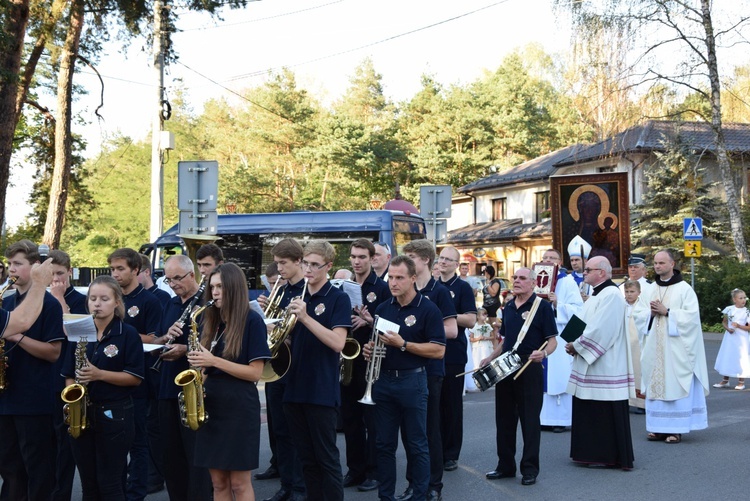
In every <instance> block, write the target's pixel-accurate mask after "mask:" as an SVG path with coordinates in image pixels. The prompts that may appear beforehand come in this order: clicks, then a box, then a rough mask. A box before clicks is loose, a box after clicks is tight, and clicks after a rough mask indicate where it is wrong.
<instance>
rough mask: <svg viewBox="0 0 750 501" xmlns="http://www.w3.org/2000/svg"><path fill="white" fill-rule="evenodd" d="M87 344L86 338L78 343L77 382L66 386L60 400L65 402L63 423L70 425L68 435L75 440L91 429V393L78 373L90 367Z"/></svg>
mask: <svg viewBox="0 0 750 501" xmlns="http://www.w3.org/2000/svg"><path fill="white" fill-rule="evenodd" d="M87 344H88V342H87V340H86V338H85V337H84V338H81V339H80V340H79V341H78V342H77V343H76V382H75V383H73V384H70V385H68V386H66V387H65V388H64V389H63V391H62V393H60V398H62V400H63V402H65V405H64V406H63V422H64V423H65V424H66V425H68V434H69V435H70V436H71V437H73V438H78V437H79V436H80V435H81V432H82V431H84V430H86V428H88V427H89V422H88V417H87V409H88V406H89V393H88V391H87V390H86V386H85V385H83V384H81V383H80V381H79V380H78V371H79V370H81V369H83V368H84V367H86V366H87V365H88V362H87V361H86V345H87Z"/></svg>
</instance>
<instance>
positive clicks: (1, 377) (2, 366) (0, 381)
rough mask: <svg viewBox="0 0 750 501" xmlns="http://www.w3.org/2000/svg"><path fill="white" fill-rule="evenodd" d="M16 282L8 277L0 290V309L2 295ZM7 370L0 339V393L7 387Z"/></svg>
mask: <svg viewBox="0 0 750 501" xmlns="http://www.w3.org/2000/svg"><path fill="white" fill-rule="evenodd" d="M16 280H18V277H10V278H9V279H8V283H7V284H5V287H3V288H2V290H0V308H2V307H3V294H5V291H7V290H8V289H10V287H11V286H12V285H13V284H14V283H16ZM7 369H8V357H7V356H5V339H3V338H0V393H2V392H3V391H5V388H6V387H7V386H8V381H6V379H5V373H6V371H7Z"/></svg>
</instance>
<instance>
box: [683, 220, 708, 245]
mask: <svg viewBox="0 0 750 501" xmlns="http://www.w3.org/2000/svg"><path fill="white" fill-rule="evenodd" d="M682 235H683V238H684V239H685V240H703V219H701V218H699V217H686V218H685V219H683V220H682Z"/></svg>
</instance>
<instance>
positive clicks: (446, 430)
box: [438, 246, 477, 471]
mask: <svg viewBox="0 0 750 501" xmlns="http://www.w3.org/2000/svg"><path fill="white" fill-rule="evenodd" d="M460 259H461V255H460V254H459V253H458V250H456V248H455V247H451V246H448V247H445V248H444V249H443V250H442V251H441V252H440V257H439V258H438V265H439V266H440V283H441V284H443V285H444V286H445V287H447V288H448V290H449V291H450V294H451V297H452V298H453V304H454V306H455V307H456V312H457V313H458V316H457V317H456V322H457V324H458V335H457V336H456V337H455V338H454V339H448V341H447V343H446V344H445V379H443V388H442V392H441V394H440V430H441V435H442V439H443V463H444V464H443V467H444V469H445V471H453V470H455V469H456V468H458V456H459V455H460V454H461V445H462V443H463V438H464V402H463V394H464V378H463V377H456V374H460V373H462V372H464V370H465V368H466V362H468V355H467V349H468V346H467V345H468V338H467V337H466V329H470V328H472V327H474V324H475V323H476V322H477V305H476V303H475V302H474V291H473V290H472V288H471V285H469V283H468V282H465V281H463V280H461V279H460V278H459V276H458V275H457V274H456V269H457V268H458V265H459V261H460Z"/></svg>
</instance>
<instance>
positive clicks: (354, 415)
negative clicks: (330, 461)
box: [341, 357, 377, 479]
mask: <svg viewBox="0 0 750 501" xmlns="http://www.w3.org/2000/svg"><path fill="white" fill-rule="evenodd" d="M352 363H353V367H352V381H351V383H350V384H349V385H348V386H344V385H342V386H341V417H342V420H343V423H344V439H345V441H346V466H347V468H348V469H349V474H350V475H351V476H353V477H354V478H364V477H366V478H369V479H375V478H377V451H376V449H375V419H374V409H373V408H372V407H373V406H372V405H366V404H361V403H359V402H358V400H359V399H361V398H362V396H363V395H364V393H365V389H366V388H367V383H366V382H365V372H366V370H367V363H366V362H365V360H364V358H362V357H357V358H356V359H355V360H353V361H352Z"/></svg>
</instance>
